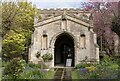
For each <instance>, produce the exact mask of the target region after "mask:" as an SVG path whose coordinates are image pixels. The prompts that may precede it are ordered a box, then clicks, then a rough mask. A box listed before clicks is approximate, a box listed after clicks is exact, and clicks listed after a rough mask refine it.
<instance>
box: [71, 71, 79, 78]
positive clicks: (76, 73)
mask: <svg viewBox="0 0 120 81" xmlns="http://www.w3.org/2000/svg"><path fill="white" fill-rule="evenodd" d="M71 74H72V79H80V73H79V71H77V70H74V71H72V73H71Z"/></svg>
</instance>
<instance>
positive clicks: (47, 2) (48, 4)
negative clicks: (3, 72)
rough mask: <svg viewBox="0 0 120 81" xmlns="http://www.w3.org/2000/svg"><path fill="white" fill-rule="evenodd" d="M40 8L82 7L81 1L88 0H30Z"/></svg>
mask: <svg viewBox="0 0 120 81" xmlns="http://www.w3.org/2000/svg"><path fill="white" fill-rule="evenodd" d="M28 1H30V2H32V3H33V4H35V5H36V6H37V7H38V8H41V9H43V8H80V6H81V5H80V3H81V2H85V1H87V0H28Z"/></svg>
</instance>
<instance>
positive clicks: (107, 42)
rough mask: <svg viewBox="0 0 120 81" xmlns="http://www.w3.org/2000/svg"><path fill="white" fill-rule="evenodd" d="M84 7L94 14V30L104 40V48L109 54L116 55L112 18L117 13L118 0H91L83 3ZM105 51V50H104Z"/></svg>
mask: <svg viewBox="0 0 120 81" xmlns="http://www.w3.org/2000/svg"><path fill="white" fill-rule="evenodd" d="M83 4H84V9H85V10H89V11H90V12H91V13H92V14H93V25H94V31H95V32H96V33H97V37H98V39H99V40H98V41H101V40H100V38H102V41H103V40H104V43H103V44H102V46H103V47H102V49H104V51H106V53H107V55H109V56H111V55H114V42H115V40H114V36H115V35H116V34H115V33H114V32H113V31H112V30H111V28H112V20H113V18H114V17H115V16H116V15H117V9H118V8H117V5H118V3H117V2H89V3H83ZM102 51H103V50H102Z"/></svg>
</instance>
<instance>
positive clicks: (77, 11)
mask: <svg viewBox="0 0 120 81" xmlns="http://www.w3.org/2000/svg"><path fill="white" fill-rule="evenodd" d="M40 11H41V13H47V12H49V13H50V12H54V13H61V12H63V11H66V12H68V13H70V12H71V13H90V12H89V11H85V10H81V9H80V8H63V9H61V8H50V9H40Z"/></svg>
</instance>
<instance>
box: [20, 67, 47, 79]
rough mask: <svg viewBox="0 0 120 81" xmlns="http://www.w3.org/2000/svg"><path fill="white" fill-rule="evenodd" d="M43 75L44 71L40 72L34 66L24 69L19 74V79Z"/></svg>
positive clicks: (36, 77) (35, 77) (38, 77)
mask: <svg viewBox="0 0 120 81" xmlns="http://www.w3.org/2000/svg"><path fill="white" fill-rule="evenodd" d="M44 76H45V75H44V73H42V72H40V70H39V69H38V68H35V69H33V70H24V71H23V72H22V73H21V74H20V76H19V79H42V78H43V77H44Z"/></svg>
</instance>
